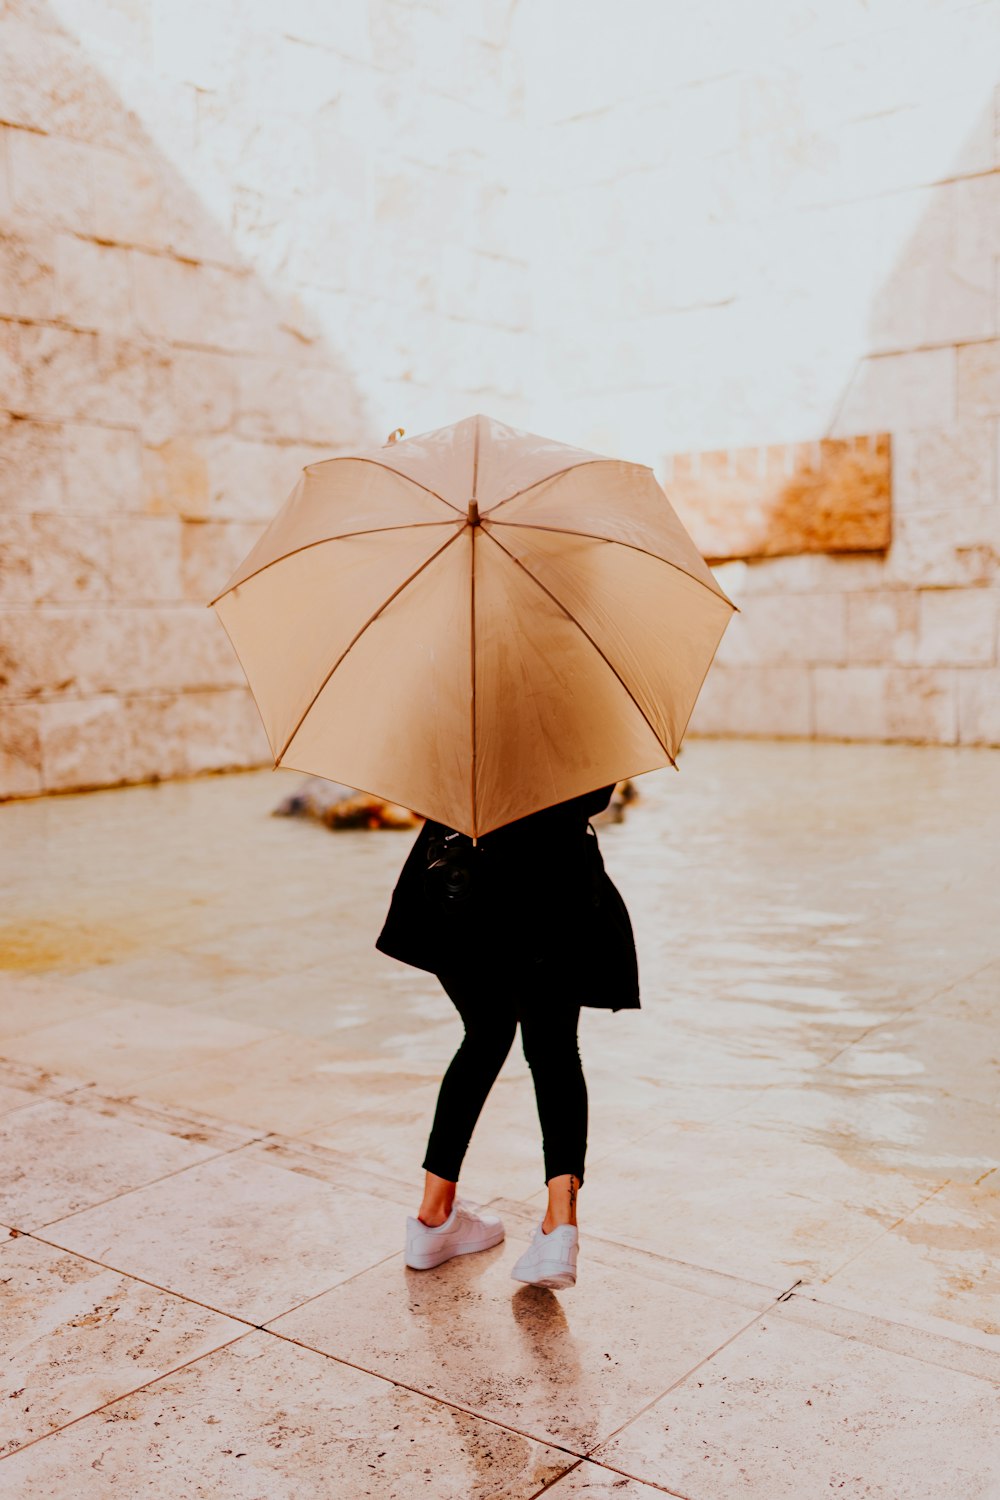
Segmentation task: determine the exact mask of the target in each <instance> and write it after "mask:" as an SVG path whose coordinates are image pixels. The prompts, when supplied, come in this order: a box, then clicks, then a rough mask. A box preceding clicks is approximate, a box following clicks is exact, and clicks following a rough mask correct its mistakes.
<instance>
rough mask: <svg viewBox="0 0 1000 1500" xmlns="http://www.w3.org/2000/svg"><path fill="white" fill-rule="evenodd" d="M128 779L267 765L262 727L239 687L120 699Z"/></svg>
mask: <svg viewBox="0 0 1000 1500" xmlns="http://www.w3.org/2000/svg"><path fill="white" fill-rule="evenodd" d="M124 716H125V732H126V747H127V748H126V753H127V773H128V777H129V780H136V781H139V780H148V779H152V778H156V777H161V776H192V775H197V774H198V773H199V772H204V771H222V770H232V769H237V768H243V767H247V766H263V765H271V764H272V761H273V757H272V755H271V752H270V747H269V746H268V743H267V737H266V735H265V733H264V728H263V724H262V723H261V719H260V715H259V713H258V712H257V708H256V705H255V704H254V701H253V698H252V697H251V695H250V693H249V691H248V690H247V689H246V688H245V687H244V688H242V689H240V688H231V689H228V690H208V691H203V692H186V693H161V694H155V695H150V694H144V695H141V696H136V697H132V698H127V699H125V700H124Z"/></svg>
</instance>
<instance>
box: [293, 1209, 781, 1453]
mask: <svg viewBox="0 0 1000 1500" xmlns="http://www.w3.org/2000/svg"><path fill="white" fill-rule="evenodd" d="M501 1217H504V1215H503V1214H501ZM504 1225H505V1228H506V1230H507V1235H506V1238H505V1239H504V1240H503V1241H501V1243H500V1244H499V1245H496V1246H494V1247H493V1248H492V1249H490V1250H485V1251H481V1252H479V1253H477V1254H474V1255H463V1256H455V1257H453V1258H452V1259H451V1260H449V1261H446V1262H445V1263H444V1264H443V1265H441V1266H437V1267H434V1268H433V1269H432V1270H429V1271H414V1270H411V1269H410V1268H409V1267H407V1266H405V1265H404V1264H403V1261H402V1257H394V1258H393V1259H392V1260H389V1261H386V1262H384V1263H383V1264H382V1265H378V1266H374V1267H373V1268H372V1269H371V1270H369V1271H367V1272H366V1273H365V1274H364V1275H362V1276H359V1277H356V1278H355V1279H354V1280H353V1281H352V1282H350V1283H349V1284H347V1285H344V1286H339V1287H334V1288H333V1289H332V1290H331V1291H329V1292H326V1293H324V1294H323V1295H322V1296H320V1297H316V1298H314V1299H313V1300H312V1301H310V1302H307V1303H305V1304H304V1305H303V1306H301V1307H299V1308H297V1309H295V1310H294V1311H292V1312H290V1313H288V1314H286V1315H285V1316H283V1317H279V1318H277V1319H275V1320H273V1321H272V1322H270V1323H269V1325H268V1326H269V1327H270V1328H271V1329H272V1330H273V1331H274V1332H276V1333H280V1334H282V1335H283V1336H285V1337H288V1338H291V1339H294V1340H296V1341H297V1342H300V1343H303V1344H306V1345H308V1346H309V1347H310V1348H314V1349H319V1350H321V1351H323V1352H325V1353H328V1354H331V1355H335V1356H336V1357H337V1358H340V1359H346V1360H348V1361H350V1363H352V1364H356V1365H359V1366H361V1367H362V1368H363V1369H366V1370H372V1371H374V1372H375V1373H377V1374H380V1375H382V1376H384V1377H385V1378H386V1379H389V1380H398V1381H401V1382H402V1383H404V1384H406V1385H408V1386H411V1387H415V1388H416V1389H418V1390H421V1391H424V1392H425V1393H427V1394H428V1395H433V1396H436V1397H437V1398H439V1399H440V1400H443V1401H449V1402H455V1403H456V1404H457V1405H460V1406H462V1407H463V1408H465V1409H466V1410H469V1411H473V1412H475V1413H477V1414H478V1415H481V1416H486V1417H491V1418H494V1419H495V1420H497V1421H502V1422H506V1423H509V1424H510V1425H511V1426H513V1427H515V1428H517V1429H518V1431H522V1432H527V1433H530V1434H531V1435H532V1436H533V1437H535V1438H538V1439H539V1440H541V1441H548V1442H555V1443H559V1444H560V1445H563V1446H565V1447H567V1448H568V1449H570V1450H571V1451H572V1452H574V1453H585V1452H587V1451H588V1450H589V1449H590V1448H592V1447H593V1446H594V1445H595V1444H597V1443H599V1442H600V1441H601V1440H602V1438H603V1437H605V1436H606V1435H607V1434H609V1433H610V1432H612V1431H613V1430H614V1429H615V1428H616V1427H617V1426H618V1425H620V1424H621V1423H622V1422H624V1421H626V1420H627V1419H628V1417H629V1416H630V1415H631V1414H633V1413H634V1412H635V1411H637V1410H639V1409H641V1407H642V1406H644V1405H645V1404H646V1403H647V1402H649V1401H650V1400H652V1399H653V1398H654V1397H655V1396H656V1395H657V1394H658V1393H659V1392H661V1391H663V1390H665V1389H666V1388H667V1387H668V1386H670V1385H671V1384H673V1383H674V1382H675V1381H676V1380H679V1379H680V1378H681V1376H682V1375H683V1374H684V1373H685V1372H686V1371H687V1370H689V1369H691V1368H692V1367H693V1366H694V1365H696V1364H697V1363H698V1362H699V1361H700V1360H702V1359H705V1358H706V1357H707V1356H708V1355H710V1354H711V1353H712V1352H713V1350H715V1349H717V1348H718V1347H719V1346H720V1344H722V1343H724V1342H725V1341H726V1340H727V1339H729V1338H731V1337H732V1336H733V1335H734V1334H735V1333H737V1332H738V1331H739V1330H740V1329H741V1328H743V1327H745V1326H746V1324H747V1323H748V1322H749V1321H750V1320H751V1319H752V1318H753V1317H754V1316H755V1311H756V1309H755V1308H754V1307H749V1306H747V1305H746V1302H745V1301H744V1300H741V1301H737V1300H730V1299H729V1298H727V1297H722V1296H718V1295H710V1294H708V1293H706V1292H701V1291H696V1290H694V1289H693V1288H692V1287H691V1286H687V1287H683V1286H678V1285H675V1284H672V1283H671V1282H670V1281H667V1280H665V1279H662V1278H660V1277H657V1276H653V1275H647V1274H645V1273H644V1270H643V1269H639V1268H638V1267H637V1266H636V1264H635V1263H634V1262H633V1263H632V1264H631V1265H629V1266H623V1265H616V1264H614V1258H613V1250H612V1249H611V1248H610V1247H609V1246H608V1245H607V1244H604V1245H603V1246H602V1247H601V1249H602V1252H603V1254H602V1259H601V1260H600V1261H599V1260H597V1259H596V1258H594V1259H591V1258H589V1256H588V1237H587V1234H586V1232H585V1231H583V1232H582V1233H581V1238H580V1263H579V1268H578V1275H577V1282H576V1285H575V1286H574V1287H572V1288H568V1289H567V1290H565V1291H563V1292H558V1293H557V1292H552V1291H549V1290H547V1289H546V1288H542V1287H532V1286H526V1285H524V1284H522V1283H520V1282H517V1281H514V1280H513V1279H512V1278H511V1275H510V1268H511V1266H512V1265H513V1263H514V1261H515V1260H516V1259H517V1257H518V1255H520V1253H521V1251H522V1250H523V1249H524V1248H525V1246H526V1245H527V1243H528V1241H529V1240H530V1237H531V1229H532V1226H530V1225H529V1223H528V1222H527V1220H526V1219H524V1218H523V1217H520V1216H514V1215H511V1216H510V1221H509V1222H508V1219H507V1218H504ZM720 1284H721V1283H716V1286H718V1285H720ZM732 1285H734V1286H735V1283H733V1284H732ZM747 1291H748V1289H747V1288H746V1287H745V1286H741V1287H739V1289H738V1295H739V1296H740V1297H741V1298H744V1299H745V1298H746V1297H747ZM774 1295H775V1294H774V1293H773V1292H771V1291H769V1290H767V1289H763V1288H756V1289H754V1294H753V1296H752V1300H753V1301H755V1302H756V1307H757V1308H760V1307H763V1306H766V1305H768V1304H769V1302H770V1301H771V1300H773V1297H774ZM375 1307H377V1308H378V1316H377V1317H373V1316H372V1308H375ZM485 1350H488V1351H489V1354H488V1357H486V1358H484V1351H485Z"/></svg>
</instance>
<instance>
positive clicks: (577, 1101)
mask: <svg viewBox="0 0 1000 1500" xmlns="http://www.w3.org/2000/svg"><path fill="white" fill-rule="evenodd" d="M438 979H439V980H440V981H441V984H442V985H443V986H444V989H445V992H446V994H447V995H448V997H449V998H450V1000H451V1001H452V1003H453V1004H454V1006H455V1009H456V1010H457V1011H458V1013H459V1015H460V1016H461V1017H462V1020H463V1022H464V1023H465V1036H464V1038H463V1039H462V1043H461V1046H460V1047H459V1049H458V1051H457V1052H456V1053H455V1056H454V1057H453V1058H452V1060H451V1062H450V1063H449V1065H448V1070H447V1072H446V1073H445V1075H444V1077H443V1078H442V1080H441V1088H440V1091H439V1093H438V1101H437V1109H436V1111H435V1114H434V1123H433V1125H432V1126H431V1133H430V1136H429V1138H428V1141H427V1151H426V1154H425V1156H424V1159H423V1162H422V1163H421V1165H422V1166H423V1168H424V1170H425V1171H427V1172H433V1173H434V1175H435V1176H436V1177H444V1178H445V1179H446V1180H447V1181H448V1182H457V1181H458V1174H459V1171H460V1169H461V1166H462V1162H463V1160H464V1158H465V1153H466V1151H467V1149H468V1146H469V1141H470V1140H471V1138H472V1132H473V1129H474V1128H475V1125H476V1121H477V1120H478V1119H479V1115H480V1112H481V1111H482V1108H483V1105H484V1104H485V1103H486V1098H487V1095H488V1094H489V1092H490V1089H491V1088H492V1087H493V1085H494V1083H495V1082H496V1079H497V1075H498V1074H499V1072H500V1069H501V1068H502V1067H503V1065H504V1061H505V1060H506V1057H507V1054H508V1053H509V1052H510V1049H511V1046H512V1044H513V1041H514V1033H515V1031H516V1030H517V1025H518V1022H519V1021H520V1024H521V1045H522V1047H523V1049H524V1056H525V1061H526V1062H527V1064H528V1067H529V1068H530V1069H531V1076H532V1079H533V1081H534V1085H535V1101H536V1103H537V1105H538V1119H539V1123H540V1124H541V1127H542V1152H543V1157H544V1162H545V1181H546V1182H548V1180H549V1178H550V1177H561V1176H562V1175H563V1174H564V1173H567V1172H572V1173H573V1174H574V1175H575V1176H576V1177H577V1178H578V1180H579V1183H580V1185H581V1186H582V1185H583V1167H584V1158H585V1156H586V1152H587V1084H586V1081H585V1080H584V1076H583V1062H582V1059H581V1057H580V1045H579V1039H578V1036H577V1028H578V1026H579V1021H580V1006H579V1004H574V1003H572V1002H570V1001H568V1000H566V999H565V998H563V996H562V993H561V991H560V987H559V985H558V983H553V982H552V981H551V980H546V978H543V975H542V972H541V971H538V972H537V973H536V974H535V975H533V976H532V978H531V979H530V980H526V979H525V976H524V974H523V973H521V974H518V975H517V976H516V977H514V978H511V979H508V980H507V981H506V982H505V981H504V980H503V979H500V978H498V977H496V976H495V975H491V974H490V972H489V970H488V969H487V968H486V967H485V966H483V968H479V969H477V971H476V973H475V975H474V976H471V975H469V974H467V973H457V972H452V973H448V974H439V975H438Z"/></svg>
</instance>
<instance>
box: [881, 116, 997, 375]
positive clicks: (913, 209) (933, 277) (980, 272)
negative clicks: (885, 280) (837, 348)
mask: <svg viewBox="0 0 1000 1500" xmlns="http://www.w3.org/2000/svg"><path fill="white" fill-rule="evenodd" d="M906 118H907V121H908V122H909V124H908V128H910V127H911V126H912V117H911V115H910V114H909V113H908V114H907V117H906ZM951 165H952V171H953V173H954V174H955V175H954V176H953V178H952V180H951V181H950V182H944V183H940V182H938V183H934V184H933V185H932V186H928V187H926V188H923V189H921V190H920V191H918V192H917V193H916V194H914V195H912V201H911V203H910V205H909V209H908V211H909V213H910V215H911V217H912V224H913V227H912V229H911V230H910V232H909V233H908V235H907V236H906V239H905V243H903V245H902V247H901V249H900V251H899V253H898V254H897V255H896V256H895V257H894V260H893V267H892V277H891V280H890V283H889V285H888V287H886V288H884V289H882V291H881V292H880V295H879V296H878V297H877V298H875V300H874V302H873V307H872V327H871V334H870V337H871V343H870V345H869V348H870V349H873V350H895V349H913V348H928V347H930V346H934V345H938V346H940V345H945V344H961V343H966V342H968V341H969V340H971V339H982V338H989V337H990V335H991V334H992V333H993V331H994V317H993V260H994V256H995V254H996V248H995V247H996V232H997V211H996V197H995V187H994V184H993V183H992V182H991V181H990V179H989V176H988V175H987V176H983V177H976V178H964V179H963V178H961V177H959V176H958V175H957V172H958V169H957V167H956V166H955V165H954V164H951Z"/></svg>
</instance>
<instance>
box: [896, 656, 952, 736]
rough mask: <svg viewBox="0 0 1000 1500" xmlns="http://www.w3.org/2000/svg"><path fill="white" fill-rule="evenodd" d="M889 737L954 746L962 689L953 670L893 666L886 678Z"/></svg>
mask: <svg viewBox="0 0 1000 1500" xmlns="http://www.w3.org/2000/svg"><path fill="white" fill-rule="evenodd" d="M885 713H886V731H887V732H886V738H887V739H889V740H909V741H915V742H916V743H918V744H929V745H953V744H954V743H955V741H956V739H957V738H958V688H957V683H956V674H955V672H954V671H952V670H950V669H937V670H936V669H932V668H920V667H892V668H890V669H889V671H888V673H887V677H886V705H885Z"/></svg>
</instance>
